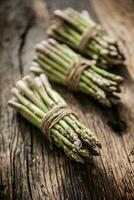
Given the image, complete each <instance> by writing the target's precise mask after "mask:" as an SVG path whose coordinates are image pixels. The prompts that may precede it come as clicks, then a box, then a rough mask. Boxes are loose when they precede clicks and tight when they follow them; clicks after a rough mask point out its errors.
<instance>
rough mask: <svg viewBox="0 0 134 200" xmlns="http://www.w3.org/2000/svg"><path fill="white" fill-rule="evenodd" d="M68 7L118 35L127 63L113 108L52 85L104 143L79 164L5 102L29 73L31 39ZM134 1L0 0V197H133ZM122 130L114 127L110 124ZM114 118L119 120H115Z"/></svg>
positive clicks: (49, 199) (124, 199)
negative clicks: (51, 145) (89, 159)
mask: <svg viewBox="0 0 134 200" xmlns="http://www.w3.org/2000/svg"><path fill="white" fill-rule="evenodd" d="M67 6H71V7H73V8H75V9H77V10H82V9H87V10H88V11H89V12H90V14H91V16H92V17H93V18H94V19H95V20H96V21H98V22H99V23H101V24H102V25H103V27H104V28H105V29H106V30H107V31H108V33H109V34H111V35H114V36H116V37H118V38H119V39H120V40H121V48H122V49H123V51H124V53H125V56H126V63H127V68H125V67H122V68H121V69H115V71H116V72H117V73H121V74H122V75H123V76H124V77H125V79H126V81H125V84H124V88H123V92H122V94H121V98H122V103H121V104H120V105H119V107H118V108H113V109H111V110H110V111H108V110H106V109H104V108H102V107H101V106H99V105H98V104H96V103H95V102H94V101H93V100H92V99H91V98H89V97H88V96H86V95H84V94H73V93H71V92H69V91H68V90H66V89H65V88H64V87H60V86H57V85H55V84H53V87H54V88H55V89H56V90H58V91H59V92H60V93H61V94H62V96H63V97H64V98H65V99H66V101H67V102H68V104H69V105H70V107H71V108H72V109H73V110H74V111H75V112H77V114H78V115H79V117H80V119H81V121H82V122H83V123H84V124H86V125H87V126H88V127H90V129H91V130H92V131H94V132H95V133H96V134H97V136H98V138H99V139H100V141H101V143H102V145H103V148H102V150H101V156H100V157H98V158H96V159H95V160H94V164H93V165H89V164H87V165H80V164H77V163H74V162H73V161H71V160H69V159H68V158H67V157H65V155H64V153H63V152H62V151H60V149H58V148H56V147H55V148H54V150H53V151H51V150H50V149H49V145H48V142H47V141H46V140H45V138H44V137H43V136H42V135H41V134H40V132H39V131H38V130H37V129H36V128H35V127H33V126H32V125H31V124H30V123H28V122H27V121H26V120H25V119H23V118H22V117H21V116H19V115H17V114H16V113H14V112H13V111H12V109H10V108H8V107H7V100H8V99H9V97H10V89H11V88H12V86H13V84H14V83H15V81H16V80H18V79H19V78H21V77H22V76H23V75H25V74H27V73H28V72H29V65H30V63H31V61H32V57H33V55H34V48H35V44H36V43H37V42H39V41H41V40H42V39H44V38H45V37H46V36H45V30H46V27H47V23H48V19H49V15H50V16H52V12H53V11H54V10H55V9H58V8H60V9H63V8H65V7H67ZM133 9H134V2H133V1H130V0H128V1H125V0H122V1H121V0H118V1H115V0H102V1H99V0H94V1H91V0H90V1H89V0H83V1H75V0H55V1H53V0H45V1H43V0H38V1H37V0H29V1H27V0H23V1H21V0H14V1H9V0H5V1H4V0H3V1H1V5H0V30H1V33H0V199H2V200H3V199H6V200H18V199H22V200H30V199H33V200H38V199H39V200H40V199H41V200H44V199H45V200H72V199H73V200H86V199H87V200H105V199H106V200H131V199H134V171H133V169H134V167H133V163H134V153H133V151H134V134H133V133H134V80H133V79H134V57H133V54H134V28H133V27H134V26H133V25H134V14H133ZM123 121H125V122H126V125H127V129H124V132H122V133H117V132H115V131H113V130H112V129H111V128H110V127H109V126H108V122H110V124H111V122H112V124H113V122H114V125H116V126H117V127H116V126H115V127H114V128H115V129H117V128H122V126H123V128H124V123H123ZM115 122H116V124H115Z"/></svg>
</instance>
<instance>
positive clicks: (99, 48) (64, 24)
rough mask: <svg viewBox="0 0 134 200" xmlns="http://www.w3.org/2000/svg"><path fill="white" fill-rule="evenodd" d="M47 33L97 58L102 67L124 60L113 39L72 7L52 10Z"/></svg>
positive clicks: (90, 56)
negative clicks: (52, 14) (52, 16)
mask: <svg viewBox="0 0 134 200" xmlns="http://www.w3.org/2000/svg"><path fill="white" fill-rule="evenodd" d="M47 34H48V36H50V37H53V38H55V39H57V40H58V41H60V42H63V43H65V44H67V45H69V46H70V47H72V48H74V49H75V50H77V51H79V52H80V53H82V54H83V55H86V56H87V57H89V58H91V59H95V60H97V62H98V63H99V64H100V66H101V67H103V68H108V67H110V66H112V65H117V64H123V62H124V60H125V58H124V56H123V54H122V53H121V52H120V50H119V45H118V42H117V41H116V40H115V39H113V38H111V37H108V36H107V35H106V33H105V32H104V31H103V30H102V28H100V26H98V25H97V24H96V23H95V22H94V21H93V20H92V19H91V18H90V17H87V16H85V15H84V14H83V13H78V12H77V11H75V10H73V9H72V8H67V9H65V10H64V11H61V10H56V11H55V12H54V18H53V19H52V21H51V23H50V27H49V29H48V31H47Z"/></svg>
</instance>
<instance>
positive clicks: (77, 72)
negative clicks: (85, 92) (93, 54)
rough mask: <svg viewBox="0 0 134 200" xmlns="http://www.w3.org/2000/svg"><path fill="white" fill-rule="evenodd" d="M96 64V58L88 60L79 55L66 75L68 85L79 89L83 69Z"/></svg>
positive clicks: (72, 88) (74, 89) (75, 89)
mask: <svg viewBox="0 0 134 200" xmlns="http://www.w3.org/2000/svg"><path fill="white" fill-rule="evenodd" d="M94 64H95V61H94V60H86V59H84V58H82V57H79V58H78V60H76V61H74V62H73V63H72V65H71V66H70V69H69V72H68V75H67V77H66V85H67V87H68V88H70V89H71V90H73V91H77V90H78V87H79V86H78V85H79V81H80V78H81V76H82V73H83V71H84V70H85V69H86V68H87V67H91V66H93V65H94Z"/></svg>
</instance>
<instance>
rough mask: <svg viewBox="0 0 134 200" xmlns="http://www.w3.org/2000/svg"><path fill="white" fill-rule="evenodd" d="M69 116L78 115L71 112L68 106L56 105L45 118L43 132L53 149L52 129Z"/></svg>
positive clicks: (42, 126)
mask: <svg viewBox="0 0 134 200" xmlns="http://www.w3.org/2000/svg"><path fill="white" fill-rule="evenodd" d="M69 114H74V115H75V116H76V114H75V113H74V112H73V111H71V110H70V109H69V108H68V107H67V106H66V105H65V106H60V105H55V106H54V107H53V108H52V109H51V110H50V111H49V112H48V113H47V114H46V115H45V117H44V118H43V120H42V125H41V130H42V132H43V133H44V134H45V135H46V137H47V138H48V140H49V142H50V147H52V141H51V128H52V127H53V126H54V125H55V124H57V123H58V122H59V121H60V120H61V119H63V118H64V117H65V116H66V115H69Z"/></svg>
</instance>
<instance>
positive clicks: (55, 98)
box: [8, 65, 100, 163]
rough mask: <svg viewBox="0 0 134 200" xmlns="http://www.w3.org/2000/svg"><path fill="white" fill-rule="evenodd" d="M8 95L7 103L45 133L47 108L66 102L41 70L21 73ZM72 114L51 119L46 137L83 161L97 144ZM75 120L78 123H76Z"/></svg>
mask: <svg viewBox="0 0 134 200" xmlns="http://www.w3.org/2000/svg"><path fill="white" fill-rule="evenodd" d="M34 66H36V65H34ZM12 95H13V98H12V99H11V100H9V102H8V104H9V105H10V106H12V107H13V108H15V109H16V110H17V111H18V112H19V113H20V114H21V115H22V116H23V117H24V118H26V119H27V120H28V121H30V122H31V123H32V124H33V125H35V126H37V127H38V128H39V129H40V130H42V131H43V133H44V134H45V135H46V134H47V133H46V132H45V131H44V129H43V127H44V126H43V125H44V118H45V117H46V116H47V114H48V113H49V111H51V109H52V108H53V107H54V106H56V105H59V106H60V105H61V106H63V105H64V106H66V102H65V101H64V100H63V99H62V97H61V96H60V95H59V94H58V93H57V92H56V91H54V90H53V89H52V88H51V85H50V84H49V82H48V80H47V78H46V76H45V75H44V74H41V75H40V76H36V77H31V76H25V77H24V78H23V79H22V80H19V81H18V82H17V83H16V87H14V88H13V89H12ZM52 115H53V114H52ZM72 116H74V114H67V115H66V116H64V117H62V118H61V119H59V121H58V122H55V124H54V125H53V126H52V127H51V128H50V138H51V140H52V142H54V143H55V144H56V145H57V146H58V147H61V148H62V149H63V150H64V152H65V153H66V155H67V156H68V157H69V158H71V159H73V160H75V161H77V162H81V163H84V162H85V161H87V160H89V159H90V158H91V156H92V155H98V154H99V148H100V147H99V146H98V144H97V142H98V140H97V138H96V136H95V135H94V134H93V133H90V136H91V135H92V140H91V138H90V137H89V135H88V134H87V128H86V127H84V128H81V127H83V126H82V125H81V123H80V122H79V120H78V119H77V120H76V119H75V117H74V119H75V120H74V119H73V117H72ZM53 120H55V118H54V119H53ZM78 122H79V125H77V124H78ZM80 126H81V127H80ZM46 137H47V135H46ZM84 143H86V146H85V144H84Z"/></svg>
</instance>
